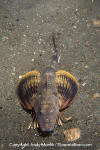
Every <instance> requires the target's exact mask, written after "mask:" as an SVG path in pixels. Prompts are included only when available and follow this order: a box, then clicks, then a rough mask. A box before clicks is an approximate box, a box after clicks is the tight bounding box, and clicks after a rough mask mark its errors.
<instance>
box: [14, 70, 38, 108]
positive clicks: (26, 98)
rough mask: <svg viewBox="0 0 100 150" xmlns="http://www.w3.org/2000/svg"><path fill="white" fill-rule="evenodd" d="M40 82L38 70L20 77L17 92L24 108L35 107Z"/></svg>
mask: <svg viewBox="0 0 100 150" xmlns="http://www.w3.org/2000/svg"><path fill="white" fill-rule="evenodd" d="M39 83H40V73H39V72H38V71H31V72H28V73H26V74H24V75H23V76H22V77H21V79H19V81H18V85H17V89H16V93H17V96H18V98H19V101H20V104H21V105H22V106H23V108H25V109H28V110H31V109H32V108H33V107H34V101H35V98H36V96H37V89H38V86H39Z"/></svg>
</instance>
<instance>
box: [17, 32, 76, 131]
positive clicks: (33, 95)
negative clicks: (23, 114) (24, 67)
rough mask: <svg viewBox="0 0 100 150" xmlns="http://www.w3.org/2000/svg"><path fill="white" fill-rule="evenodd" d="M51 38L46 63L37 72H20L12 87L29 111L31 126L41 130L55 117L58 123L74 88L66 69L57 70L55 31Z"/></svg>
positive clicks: (49, 126)
mask: <svg viewBox="0 0 100 150" xmlns="http://www.w3.org/2000/svg"><path fill="white" fill-rule="evenodd" d="M52 40H53V45H54V49H55V52H54V55H53V56H52V57H51V59H50V60H51V61H50V65H48V66H47V67H46V68H45V69H44V71H43V72H42V73H41V74H40V72H39V71H36V70H33V71H31V72H28V73H26V74H25V75H23V76H22V77H21V78H20V79H19V81H18V85H17V90H16V91H17V95H18V99H19V102H20V104H21V106H22V107H23V108H24V109H26V110H30V111H31V114H32V118H33V120H32V121H33V123H34V128H39V129H40V131H41V132H42V133H46V132H48V133H49V132H52V131H53V130H54V127H55V124H56V121H57V123H58V125H62V122H61V118H60V113H61V111H62V110H64V109H66V108H68V107H69V106H70V104H71V103H72V101H73V99H74V98H75V96H76V94H77V91H78V81H77V79H76V78H75V77H74V76H73V75H71V74H70V73H69V72H66V71H64V70H57V67H56V66H57V64H58V61H59V57H58V50H57V46H56V42H55V34H53V36H52ZM29 128H30V127H29Z"/></svg>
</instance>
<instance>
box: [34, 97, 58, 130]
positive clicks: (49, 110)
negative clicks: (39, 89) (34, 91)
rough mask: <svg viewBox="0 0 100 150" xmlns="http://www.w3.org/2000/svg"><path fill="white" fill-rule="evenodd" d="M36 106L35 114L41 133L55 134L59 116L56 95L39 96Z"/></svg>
mask: <svg viewBox="0 0 100 150" xmlns="http://www.w3.org/2000/svg"><path fill="white" fill-rule="evenodd" d="M36 102H37V103H36V105H35V107H34V108H35V113H36V118H37V122H38V125H39V129H40V131H41V132H53V130H54V127H55V124H56V119H57V115H58V111H59V109H58V100H57V97H56V95H54V94H52V95H50V96H48V95H47V96H46V97H44V96H42V95H39V96H38V99H37V101H36Z"/></svg>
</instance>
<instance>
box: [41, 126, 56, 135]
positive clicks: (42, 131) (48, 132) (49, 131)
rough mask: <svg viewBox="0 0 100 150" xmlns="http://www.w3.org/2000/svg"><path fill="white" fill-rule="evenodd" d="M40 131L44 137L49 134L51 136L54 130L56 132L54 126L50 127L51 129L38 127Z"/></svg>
mask: <svg viewBox="0 0 100 150" xmlns="http://www.w3.org/2000/svg"><path fill="white" fill-rule="evenodd" d="M38 132H39V134H40V136H43V137H47V136H50V135H51V134H52V133H53V132H54V129H53V128H50V129H44V128H42V129H41V128H40V127H39V128H38Z"/></svg>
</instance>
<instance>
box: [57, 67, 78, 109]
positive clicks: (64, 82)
mask: <svg viewBox="0 0 100 150" xmlns="http://www.w3.org/2000/svg"><path fill="white" fill-rule="evenodd" d="M56 84H57V89H58V100H59V106H60V111H62V110H64V109H66V108H67V107H69V105H70V104H71V103H72V101H73V99H74V97H75V96H76V94H77V92H78V81H77V79H76V78H75V77H74V76H73V75H71V74H70V73H69V72H66V71H64V70H58V71H57V72H56Z"/></svg>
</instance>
